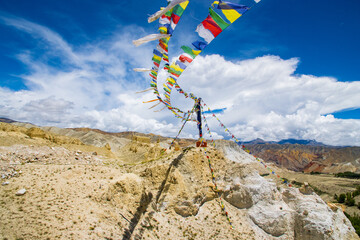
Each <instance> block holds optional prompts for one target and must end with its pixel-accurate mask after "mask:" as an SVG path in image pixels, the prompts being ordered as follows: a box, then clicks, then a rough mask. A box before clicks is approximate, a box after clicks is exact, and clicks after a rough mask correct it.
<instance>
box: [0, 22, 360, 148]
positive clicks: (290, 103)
mask: <svg viewBox="0 0 360 240" xmlns="http://www.w3.org/2000/svg"><path fill="white" fill-rule="evenodd" d="M1 20H2V22H3V23H4V24H6V25H8V26H10V27H13V28H14V29H17V30H18V31H22V32H26V33H27V34H29V35H30V36H31V37H32V38H33V39H37V40H38V41H41V43H42V44H41V46H38V47H41V48H42V54H43V56H42V57H40V58H39V57H35V56H34V55H35V53H34V52H31V51H29V50H26V49H23V50H21V52H19V53H18V54H17V55H16V57H17V59H18V60H19V61H21V62H22V63H23V64H25V65H26V66H27V67H28V68H29V69H30V72H29V73H26V74H23V75H22V76H21V77H22V79H23V80H24V82H25V84H26V86H27V87H28V89H27V90H21V91H12V90H10V89H6V88H0V115H1V116H4V117H9V118H12V119H15V120H18V121H27V122H32V123H34V124H39V125H56V126H59V127H92V128H99V129H102V130H105V131H127V130H131V131H139V132H146V133H149V132H153V133H157V134H162V135H166V136H175V135H176V134H177V132H178V130H179V129H180V126H181V125H182V123H181V122H180V121H179V119H177V118H174V117H173V114H172V113H170V112H169V111H166V110H164V111H161V112H159V113H154V112H153V110H154V109H151V110H149V109H148V108H149V107H150V106H151V105H150V104H143V103H142V101H146V100H151V99H153V98H154V96H153V94H152V93H151V92H146V93H143V94H135V92H136V91H139V90H143V89H145V88H147V87H148V80H149V79H148V78H147V77H146V74H139V73H134V72H132V68H134V67H148V66H149V65H150V64H151V61H150V59H151V57H152V56H151V54H152V50H151V47H149V45H145V46H141V47H139V48H135V47H134V46H132V44H131V41H132V40H133V39H136V38H137V37H140V36H139V35H138V34H139V33H138V32H139V31H138V29H139V27H136V26H126V27H124V28H123V30H122V31H119V32H117V33H116V34H114V35H113V36H110V37H107V38H103V39H102V40H101V41H97V42H89V43H87V44H86V45H77V46H76V47H74V46H72V45H71V44H70V43H68V42H67V41H66V40H65V39H64V38H63V37H62V36H60V35H59V34H58V33H56V32H54V31H52V30H51V29H49V28H47V27H45V26H41V25H38V24H36V23H33V22H29V21H27V20H25V19H21V18H16V17H11V16H10V17H9V16H7V17H1ZM54 58H56V59H58V60H59V61H58V62H59V63H58V64H53V62H52V61H51V60H53V59H54ZM298 64H299V60H298V59H297V58H291V59H286V60H284V59H281V58H280V57H278V56H263V57H259V58H255V59H249V60H244V61H228V60H226V59H224V57H222V56H219V55H208V56H205V57H201V56H199V57H198V58H197V59H196V61H194V62H193V63H192V65H190V67H189V68H188V69H187V70H186V71H185V72H184V73H183V75H182V77H181V78H180V79H179V84H180V85H181V86H182V87H183V88H184V89H185V90H187V91H190V92H193V93H194V94H195V95H197V96H199V97H202V98H203V100H204V101H205V102H206V103H207V104H208V105H209V106H210V107H211V108H213V109H214V108H224V107H226V108H227V109H226V110H225V112H224V113H223V114H221V115H219V118H220V119H221V120H222V121H223V123H224V124H225V125H226V126H227V128H228V129H230V130H231V132H233V133H234V134H235V135H236V136H237V137H238V138H239V139H242V140H244V141H246V140H252V139H254V138H258V137H259V138H263V139H265V140H280V139H284V138H301V139H315V140H317V141H321V142H324V143H327V144H333V145H360V136H359V135H358V134H355V133H358V132H360V121H359V120H342V119H335V118H334V117H333V115H331V114H330V113H332V112H335V111H339V110H342V109H347V108H358V107H360V95H359V94H358V92H359V91H360V83H359V82H339V81H337V80H336V79H334V78H331V77H316V76H310V75H297V74H294V73H295V70H296V68H297V66H298ZM159 75H161V74H159ZM173 103H174V104H175V105H176V106H179V107H180V108H183V109H184V110H188V109H189V108H191V106H192V104H193V102H191V101H190V100H189V99H184V98H183V96H181V95H179V94H176V93H175V94H173ZM160 108H161V107H160V106H159V107H157V108H155V109H160ZM208 124H209V126H210V128H211V129H212V131H213V132H212V135H213V137H214V138H224V137H227V135H226V133H225V132H224V131H223V129H222V128H221V127H220V126H219V123H218V122H217V120H216V119H214V118H212V117H211V116H208ZM181 137H194V138H196V137H197V134H196V124H194V123H189V124H187V125H186V127H185V128H184V130H183V132H182V134H181Z"/></svg>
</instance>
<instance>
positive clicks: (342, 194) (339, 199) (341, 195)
mask: <svg viewBox="0 0 360 240" xmlns="http://www.w3.org/2000/svg"><path fill="white" fill-rule="evenodd" d="M345 199H346V195H345V193H341V194H340V195H339V198H338V202H339V203H344V202H345Z"/></svg>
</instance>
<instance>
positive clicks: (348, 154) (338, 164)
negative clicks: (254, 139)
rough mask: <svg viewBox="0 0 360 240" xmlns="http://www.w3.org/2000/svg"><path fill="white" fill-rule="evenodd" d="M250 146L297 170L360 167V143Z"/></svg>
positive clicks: (262, 155) (266, 157) (264, 156)
mask: <svg viewBox="0 0 360 240" xmlns="http://www.w3.org/2000/svg"><path fill="white" fill-rule="evenodd" d="M246 147H247V148H248V149H250V151H251V152H252V153H253V154H254V155H256V156H258V157H260V158H262V159H264V160H265V161H267V162H273V163H275V164H277V165H278V166H280V167H285V168H287V169H290V170H293V171H304V172H324V173H336V172H344V171H351V172H359V171H360V147H331V146H307V145H299V144H284V145H281V144H249V145H246Z"/></svg>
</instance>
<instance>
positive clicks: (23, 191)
mask: <svg viewBox="0 0 360 240" xmlns="http://www.w3.org/2000/svg"><path fill="white" fill-rule="evenodd" d="M25 193H26V189H25V188H23V189H20V190H19V191H17V193H15V195H16V196H22V195H24V194H25Z"/></svg>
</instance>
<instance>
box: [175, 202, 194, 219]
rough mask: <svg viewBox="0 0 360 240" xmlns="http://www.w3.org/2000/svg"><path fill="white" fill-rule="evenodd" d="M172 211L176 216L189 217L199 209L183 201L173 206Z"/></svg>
mask: <svg viewBox="0 0 360 240" xmlns="http://www.w3.org/2000/svg"><path fill="white" fill-rule="evenodd" d="M174 210H175V212H176V213H177V214H179V215H181V216H183V217H189V216H195V215H196V214H197V213H198V211H199V207H198V206H197V205H195V204H193V203H192V202H190V201H183V202H181V203H178V204H177V205H176V206H175V208H174Z"/></svg>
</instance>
